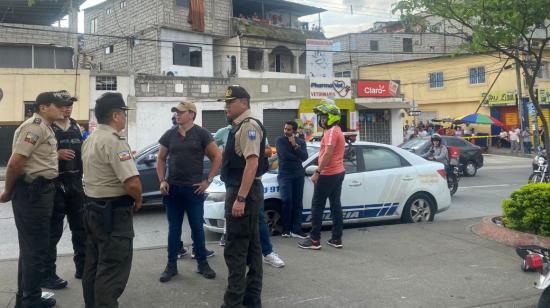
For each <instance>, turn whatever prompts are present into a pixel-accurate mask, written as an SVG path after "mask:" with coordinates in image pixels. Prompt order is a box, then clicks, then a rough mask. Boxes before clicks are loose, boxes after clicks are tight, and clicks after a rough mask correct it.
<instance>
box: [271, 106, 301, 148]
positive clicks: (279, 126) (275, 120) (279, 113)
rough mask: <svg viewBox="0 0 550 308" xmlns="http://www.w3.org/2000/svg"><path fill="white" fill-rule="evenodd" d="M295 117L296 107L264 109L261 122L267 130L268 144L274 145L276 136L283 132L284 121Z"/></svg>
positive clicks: (296, 116) (296, 113)
mask: <svg viewBox="0 0 550 308" xmlns="http://www.w3.org/2000/svg"><path fill="white" fill-rule="evenodd" d="M297 118H298V110H296V109H265V110H264V121H263V124H264V127H265V129H266V131H267V140H268V141H269V144H271V145H275V142H276V141H277V138H278V137H280V136H281V135H282V134H283V128H284V126H285V122H286V121H292V120H295V119H297Z"/></svg>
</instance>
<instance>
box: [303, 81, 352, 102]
mask: <svg viewBox="0 0 550 308" xmlns="http://www.w3.org/2000/svg"><path fill="white" fill-rule="evenodd" d="M309 97H310V98H331V99H334V98H351V78H340V77H338V78H310V79H309Z"/></svg>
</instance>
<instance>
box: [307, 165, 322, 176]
mask: <svg viewBox="0 0 550 308" xmlns="http://www.w3.org/2000/svg"><path fill="white" fill-rule="evenodd" d="M317 169H319V167H318V166H316V165H311V166H309V167H307V168H306V175H307V176H312V175H313V174H314V173H315V171H317Z"/></svg>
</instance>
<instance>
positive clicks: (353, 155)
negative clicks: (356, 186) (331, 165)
mask: <svg viewBox="0 0 550 308" xmlns="http://www.w3.org/2000/svg"><path fill="white" fill-rule="evenodd" d="M357 152H358V151H357V148H356V147H353V146H352V147H346V150H345V152H344V169H346V174H349V173H356V172H358V170H359V167H358V166H357Z"/></svg>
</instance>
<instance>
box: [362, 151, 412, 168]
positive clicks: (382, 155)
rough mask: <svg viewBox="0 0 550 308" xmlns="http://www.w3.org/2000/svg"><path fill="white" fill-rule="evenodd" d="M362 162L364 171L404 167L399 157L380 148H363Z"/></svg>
mask: <svg viewBox="0 0 550 308" xmlns="http://www.w3.org/2000/svg"><path fill="white" fill-rule="evenodd" d="M363 160H364V163H365V171H374V170H384V169H393V168H399V167H403V166H405V165H406V164H405V162H404V161H403V159H402V158H401V156H399V155H398V154H397V153H395V152H393V151H392V150H389V149H385V148H381V147H380V148H379V147H367V148H364V149H363Z"/></svg>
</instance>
